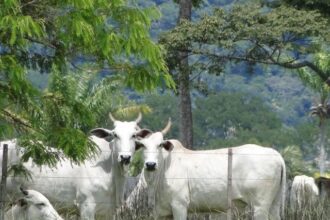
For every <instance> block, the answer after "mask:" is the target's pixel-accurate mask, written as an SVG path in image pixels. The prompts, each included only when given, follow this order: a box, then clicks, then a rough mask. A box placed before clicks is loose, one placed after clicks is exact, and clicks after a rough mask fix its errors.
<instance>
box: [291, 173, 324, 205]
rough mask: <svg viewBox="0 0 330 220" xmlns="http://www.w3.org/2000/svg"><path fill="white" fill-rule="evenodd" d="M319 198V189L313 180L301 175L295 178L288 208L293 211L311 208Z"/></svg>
mask: <svg viewBox="0 0 330 220" xmlns="http://www.w3.org/2000/svg"><path fill="white" fill-rule="evenodd" d="M318 196H319V189H318V187H317V186H316V184H315V181H314V178H313V177H309V176H305V175H301V176H295V177H294V179H293V182H292V187H291V194H290V207H291V209H292V210H293V211H297V210H302V209H306V208H307V209H310V208H312V207H313V206H314V205H315V203H316V201H317V198H318Z"/></svg>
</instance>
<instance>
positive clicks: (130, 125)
mask: <svg viewBox="0 0 330 220" xmlns="http://www.w3.org/2000/svg"><path fill="white" fill-rule="evenodd" d="M109 116H110V119H111V120H112V121H113V124H114V129H113V130H108V129H105V128H95V129H93V130H92V131H91V134H92V135H95V136H97V137H99V138H104V139H106V140H109V139H111V140H112V142H113V144H112V150H113V152H114V154H115V155H117V160H118V162H119V163H120V164H122V165H128V164H129V163H130V161H131V158H132V156H133V153H134V152H135V148H136V147H135V146H136V145H135V141H136V140H137V139H139V138H143V137H145V136H146V135H148V134H149V133H151V131H149V130H147V129H140V128H139V126H138V123H139V122H140V121H141V119H142V115H141V113H139V116H138V117H137V118H136V119H135V120H134V121H130V122H127V121H118V120H116V119H115V118H114V117H113V116H112V115H111V113H110V114H109Z"/></svg>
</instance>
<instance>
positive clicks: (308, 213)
mask: <svg viewBox="0 0 330 220" xmlns="http://www.w3.org/2000/svg"><path fill="white" fill-rule="evenodd" d="M0 150H2V151H3V160H2V176H1V188H0V192H1V195H0V204H1V210H0V212H1V218H0V220H3V217H2V215H3V213H4V210H5V208H4V207H6V205H8V203H9V202H10V201H8V200H7V199H6V197H5V195H6V181H7V179H11V178H16V179H19V178H22V179H24V178H23V177H14V176H11V175H10V176H7V169H8V168H7V159H6V158H7V156H6V155H8V151H17V149H16V148H11V147H8V145H3V147H1V146H0ZM5 151H6V152H5ZM109 152H110V151H109ZM172 153H178V154H180V153H182V152H172ZM184 153H186V154H187V153H189V154H195V155H196V154H207V155H217V154H223V155H228V164H227V168H228V170H227V176H219V177H207V176H205V177H191V178H188V179H204V180H210V181H211V180H227V208H228V209H227V210H226V212H224V213H221V212H220V213H217V214H219V215H220V216H222V217H219V218H218V217H212V215H209V214H206V215H204V216H203V217H201V215H199V214H197V213H193V214H191V215H190V217H189V219H191V220H200V219H205V220H206V219H212V220H213V219H220V218H221V220H222V219H227V220H238V219H251V216H252V215H253V210H252V209H251V207H249V208H247V210H246V212H245V213H243V214H242V213H239V212H238V210H237V208H236V207H235V205H233V203H232V201H233V200H232V184H233V182H235V181H242V180H244V181H263V182H264V181H267V182H272V181H274V179H267V178H254V179H246V178H237V176H236V177H233V174H232V159H233V152H232V150H231V148H228V149H227V152H225V151H222V152H212V151H210V152H202V151H191V152H184ZM234 155H249V156H251V154H248V153H246V154H243V153H235V154H234ZM253 156H267V157H271V156H278V154H269V153H267V154H265V153H263V154H262V153H261V154H253ZM0 159H1V158H0ZM35 178H41V179H67V180H70V179H79V181H84V179H85V180H87V181H88V180H89V179H90V178H93V179H97V178H98V179H102V178H108V177H107V176H104V177H99V176H75V177H71V176H51V175H47V174H44V175H39V176H36V177H35ZM133 178H134V177H128V179H133ZM167 179H172V180H174V179H178V180H181V179H187V177H177V176H176V177H167ZM30 186H33V184H30ZM40 186H42V185H41V184H38V185H36V187H40ZM45 186H46V187H47V186H48V185H45ZM48 187H50V186H48ZM53 187H55V188H56V184H55V185H53ZM36 190H38V189H37V188H36ZM146 194H147V193H145V192H144V193H142V195H146ZM95 203H97V204H98V205H100V204H102V203H103V204H108V203H109V202H107V201H97V202H95ZM70 204H71V203H70V202H60V203H58V204H56V205H55V207H56V206H57V207H61V209H62V210H63V211H64V212H66V213H68V210H66V209H65V208H63V207H66V206H68V205H70ZM134 204H135V205H134V208H133V209H130V210H128V209H127V207H122V208H121V209H120V211H118V213H117V218H118V219H119V220H130V219H132V220H133V219H136V220H140V219H141V220H142V219H144V220H147V219H152V218H151V216H152V211H151V210H152V209H151V207H150V206H149V205H148V202H147V198H146V197H145V196H140V197H137V198H136V201H135V202H134ZM71 205H72V204H71ZM286 206H288V203H286ZM325 208H326V209H327V210H325ZM328 208H329V205H327V203H326V202H325V200H323V201H320V202H319V203H318V206H317V207H315V208H314V209H313V210H296V211H295V212H294V213H293V212H292V210H289V209H288V208H287V209H286V216H287V218H286V219H287V220H298V219H299V218H298V217H297V216H300V217H301V216H304V218H303V219H306V220H315V219H318V220H323V219H324V220H325V219H329V216H330V215H329V214H330V212H329V210H330V209H329V210H328ZM70 212H71V213H72V214H69V216H67V217H66V219H76V218H77V217H72V216H73V215H75V216H77V215H78V212H77V211H76V210H72V209H70V210H69V213H70ZM297 213H298V214H297ZM223 214H224V215H225V218H224V217H223ZM315 217H317V218H315Z"/></svg>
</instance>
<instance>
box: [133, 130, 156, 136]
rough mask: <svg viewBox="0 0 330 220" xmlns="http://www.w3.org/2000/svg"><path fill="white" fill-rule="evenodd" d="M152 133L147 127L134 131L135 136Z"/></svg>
mask: <svg viewBox="0 0 330 220" xmlns="http://www.w3.org/2000/svg"><path fill="white" fill-rule="evenodd" d="M151 134H152V131H150V130H149V129H141V130H139V131H138V132H136V133H135V137H137V138H145V137H147V136H149V135H151Z"/></svg>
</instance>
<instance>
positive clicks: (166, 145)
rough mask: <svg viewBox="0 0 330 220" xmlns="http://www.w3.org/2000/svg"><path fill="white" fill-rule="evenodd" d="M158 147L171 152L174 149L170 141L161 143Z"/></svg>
mask: <svg viewBox="0 0 330 220" xmlns="http://www.w3.org/2000/svg"><path fill="white" fill-rule="evenodd" d="M160 147H162V148H164V149H165V150H167V151H172V150H173V148H174V146H173V144H172V142H171V141H163V143H161V144H160Z"/></svg>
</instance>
